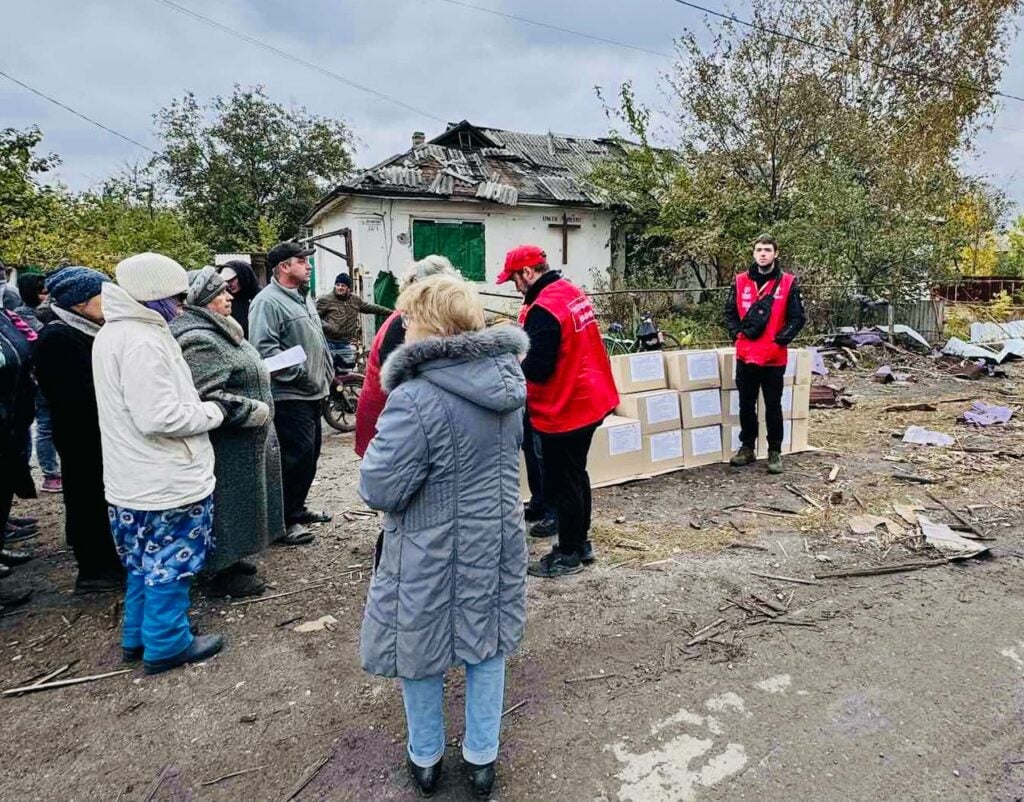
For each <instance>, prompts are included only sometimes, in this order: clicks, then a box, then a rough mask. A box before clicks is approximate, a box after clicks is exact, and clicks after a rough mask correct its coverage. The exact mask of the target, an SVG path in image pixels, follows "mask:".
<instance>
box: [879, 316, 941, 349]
mask: <svg viewBox="0 0 1024 802" xmlns="http://www.w3.org/2000/svg"><path fill="white" fill-rule="evenodd" d="M875 330H876V331H880V332H882V333H883V334H888V333H889V327H888V326H875ZM892 333H893V334H895V335H897V336H900V337H906V338H907V339H910V340H913V341H914V342H916V343H917V344H918V345H920V346H922V347H923V348H925V349H926V350H929V351H930V350H931V347H932V346H931V343H929V342H928V341H927V340H926V339H925V338H924V337H922V336H921V335H920V334H919V333H918V332H917V331H916V330H915V329H912V328H911V327H910V326H907V325H904V324H903V323H897V324H896V325H894V326H893V327H892Z"/></svg>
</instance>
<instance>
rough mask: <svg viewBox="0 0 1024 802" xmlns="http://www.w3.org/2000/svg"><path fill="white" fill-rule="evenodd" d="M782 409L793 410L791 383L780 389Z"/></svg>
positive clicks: (784, 410)
mask: <svg viewBox="0 0 1024 802" xmlns="http://www.w3.org/2000/svg"><path fill="white" fill-rule="evenodd" d="M782 411H783V412H790V413H791V412H792V411H793V385H791V384H790V385H787V386H786V387H784V388H783V390H782Z"/></svg>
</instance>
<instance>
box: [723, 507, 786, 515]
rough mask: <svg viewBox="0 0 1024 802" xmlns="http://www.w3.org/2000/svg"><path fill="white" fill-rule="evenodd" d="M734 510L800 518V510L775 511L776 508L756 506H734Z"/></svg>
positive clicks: (753, 513)
mask: <svg viewBox="0 0 1024 802" xmlns="http://www.w3.org/2000/svg"><path fill="white" fill-rule="evenodd" d="M732 511H733V512H749V513H751V514H752V515H770V516H772V517H773V518H799V517H800V513H798V512H775V511H774V510H761V509H757V508H755V507H734V508H733V510H732Z"/></svg>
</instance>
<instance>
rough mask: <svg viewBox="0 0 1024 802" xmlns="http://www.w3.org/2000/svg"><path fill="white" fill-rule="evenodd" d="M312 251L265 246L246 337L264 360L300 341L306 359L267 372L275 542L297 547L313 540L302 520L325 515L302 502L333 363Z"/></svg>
mask: <svg viewBox="0 0 1024 802" xmlns="http://www.w3.org/2000/svg"><path fill="white" fill-rule="evenodd" d="M312 253H313V251H312V250H306V249H304V248H303V247H302V246H301V245H299V244H298V243H296V242H282V243H279V244H278V245H275V246H274V247H273V248H271V249H270V252H269V253H268V254H267V266H268V267H269V268H270V269H271V270H272V271H273V278H272V279H271V282H270V284H268V285H267V286H266V287H264V288H263V289H262V290H261V291H260V292H259V294H258V295H257V296H256V297H255V298H254V299H253V301H252V304H251V305H250V307H249V340H250V342H251V343H252V344H253V345H254V346H256V349H257V350H258V351H259V352H260V354H261V355H262V356H263V358H264V359H266V358H268V357H271V356H274V355H275V354H279V353H281V352H282V351H287V350H288V349H289V348H292V347H294V346H296V345H301V346H302V348H303V349H304V350H305V352H306V361H305V362H302V363H301V364H298V365H293V366H292V367H290V368H285V369H284V370H279V371H276V372H275V373H274V374H273V375H272V377H271V378H272V380H273V391H274V427H275V428H276V429H277V439H278V441H279V442H280V444H281V480H282V487H283V491H284V518H285V523H286V524H287V531H286V533H285V535H284V537H282V538H281V539H280V540H278V541H277V542H278V543H280V544H283V545H288V546H301V545H304V544H306V543H311V542H312V541H313V533H312V532H311V531H310V530H309V528H308V524H312V523H326V522H327V521H330V520H331V516H330V515H328V514H327V513H324V512H315V511H313V510H310V509H309V508H307V507H306V497H307V496H308V495H309V488H310V486H311V485H312V484H313V479H314V478H315V477H316V466H317V461H318V460H319V459H320V437H321V428H320V404H321V402H322V401H323V399H324V398H326V397H327V394H328V393H329V392H330V387H331V380H332V379H333V377H334V367H333V363H332V361H331V357H330V352H329V349H328V347H327V340H326V339H324V334H323V329H322V328H321V326H320V317H319V316H318V315H317V313H316V307H315V306H314V304H313V301H312V300H311V299H310V297H309V276H310V265H309V262H308V261H307V259H308V257H309V256H310V255H312Z"/></svg>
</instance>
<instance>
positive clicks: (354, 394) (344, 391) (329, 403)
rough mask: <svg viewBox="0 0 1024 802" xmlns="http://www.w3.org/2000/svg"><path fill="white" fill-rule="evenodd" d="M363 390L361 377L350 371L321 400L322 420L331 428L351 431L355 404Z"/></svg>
mask: <svg viewBox="0 0 1024 802" xmlns="http://www.w3.org/2000/svg"><path fill="white" fill-rule="evenodd" d="M362 390H363V377H362V376H360V375H359V374H357V373H350V374H349V375H348V376H346V377H344V378H343V379H342V380H341V383H340V384H338V385H337V386H334V387H332V388H331V394H330V395H328V396H327V398H325V399H324V400H323V403H322V405H321V410H322V412H323V416H324V420H326V421H327V423H328V425H330V427H331V428H332V429H336V430H337V431H339V432H351V431H355V428H356V406H357V405H358V403H359V394H360V393H361V392H362Z"/></svg>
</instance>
